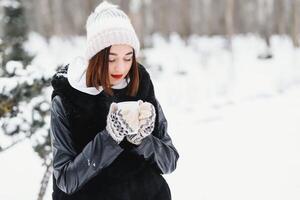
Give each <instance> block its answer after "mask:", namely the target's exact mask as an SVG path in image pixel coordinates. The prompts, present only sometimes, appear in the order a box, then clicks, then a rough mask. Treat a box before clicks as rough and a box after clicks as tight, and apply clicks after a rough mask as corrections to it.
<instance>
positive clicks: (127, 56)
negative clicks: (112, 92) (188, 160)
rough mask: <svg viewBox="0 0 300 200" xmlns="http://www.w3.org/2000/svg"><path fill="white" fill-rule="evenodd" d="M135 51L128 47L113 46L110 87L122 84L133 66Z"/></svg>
mask: <svg viewBox="0 0 300 200" xmlns="http://www.w3.org/2000/svg"><path fill="white" fill-rule="evenodd" d="M132 56H133V49H132V47H131V46H128V45H124V44H122V45H112V46H111V48H110V52H109V60H108V73H109V82H110V85H116V84H118V83H120V82H121V81H122V80H123V79H124V78H125V77H126V75H127V74H128V72H129V70H130V68H131V65H132Z"/></svg>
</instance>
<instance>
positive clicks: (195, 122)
mask: <svg viewBox="0 0 300 200" xmlns="http://www.w3.org/2000/svg"><path fill="white" fill-rule="evenodd" d="M100 2H102V1H101V0H85V1H83V0H0V91H1V93H0V199H1V200H17V199H24V200H27V199H28V200H34V199H38V200H42V199H43V200H49V199H51V193H52V177H51V176H52V174H51V173H52V168H51V160H52V157H51V142H50V137H49V134H50V132H49V127H50V116H49V109H50V105H51V92H52V88H51V85H50V81H51V77H52V76H53V74H54V73H55V71H56V70H57V69H58V68H59V67H60V66H63V65H66V64H68V63H69V62H70V61H71V60H72V59H73V58H74V57H76V56H82V55H84V50H85V45H86V44H85V42H86V38H85V22H86V19H87V17H88V15H89V14H90V13H91V12H92V10H93V9H94V8H95V7H96V6H97V5H98V4H99V3H100ZM110 2H112V3H115V4H118V5H119V6H120V7H121V8H122V9H123V10H124V11H125V12H126V13H127V14H128V15H129V17H130V18H131V20H132V23H133V25H134V27H135V30H136V32H137V34H138V36H139V39H140V42H141V46H142V52H141V55H140V56H139V58H138V60H139V61H140V62H141V63H142V64H144V65H145V67H146V68H147V70H148V71H149V73H150V75H151V77H152V79H153V82H154V86H155V92H156V96H157V97H158V100H159V101H160V103H161V104H162V107H163V109H164V112H165V114H166V117H167V119H168V122H169V134H170V135H171V137H172V139H173V143H174V144H175V146H176V147H177V148H178V151H179V153H180V159H179V161H178V167H177V170H176V171H175V172H174V173H172V174H170V175H164V176H165V178H166V179H167V180H168V183H169V185H170V187H171V190H172V196H173V199H174V200H182V199H197V200H198V199H199V200H219V199H230V200H233V199H236V200H240V199H243V200H246V199H249V200H250V199H256V200H260V199H261V200H268V199H270V200H281V199H284V200H287V199H288V200H293V199H295V200H296V199H300V170H299V169H300V145H299V144H300V133H299V131H300V123H299V119H300V49H299V31H300V19H299V17H300V0H172V1H171V0H160V1H154V0H114V1H113V0H111V1H110Z"/></svg>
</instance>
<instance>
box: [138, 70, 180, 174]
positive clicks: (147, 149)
mask: <svg viewBox="0 0 300 200" xmlns="http://www.w3.org/2000/svg"><path fill="white" fill-rule="evenodd" d="M147 75H148V74H147ZM148 78H149V89H148V99H149V102H151V103H152V104H153V105H154V107H155V110H156V120H155V128H154V131H153V132H152V134H151V135H149V136H148V137H146V138H144V139H143V140H142V143H141V144H140V145H139V146H137V147H136V148H134V150H133V151H134V152H135V153H137V154H138V155H141V156H143V157H144V158H145V159H146V160H147V161H149V162H150V163H151V164H152V165H154V166H155V168H156V169H158V170H159V171H160V173H162V174H167V173H171V172H173V171H174V170H175V169H176V166H177V160H178V158H179V154H178V152H177V150H176V148H175V147H174V145H173V143H172V139H171V137H170V136H169V134H168V122H167V119H166V117H165V115H164V113H163V110H162V107H161V105H160V103H159V102H158V100H157V99H156V97H155V93H154V87H153V83H152V81H151V79H150V77H149V75H148Z"/></svg>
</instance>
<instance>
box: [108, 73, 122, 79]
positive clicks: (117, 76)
mask: <svg viewBox="0 0 300 200" xmlns="http://www.w3.org/2000/svg"><path fill="white" fill-rule="evenodd" d="M111 76H112V77H113V78H115V79H120V78H122V76H123V75H122V74H112V75H111Z"/></svg>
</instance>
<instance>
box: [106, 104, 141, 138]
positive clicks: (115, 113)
mask: <svg viewBox="0 0 300 200" xmlns="http://www.w3.org/2000/svg"><path fill="white" fill-rule="evenodd" d="M137 114H138V113H137ZM137 117H138V115H136V116H135V115H134V114H133V113H132V112H131V111H130V110H127V109H121V108H118V104H117V103H114V102H113V103H112V104H111V105H110V108H109V112H108V115H107V124H106V130H107V131H108V133H109V135H110V136H111V137H112V138H113V139H114V140H115V141H116V142H117V143H120V142H121V141H122V140H123V139H124V137H125V136H126V135H128V134H133V133H137V131H138V129H139V121H138V119H137Z"/></svg>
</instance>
